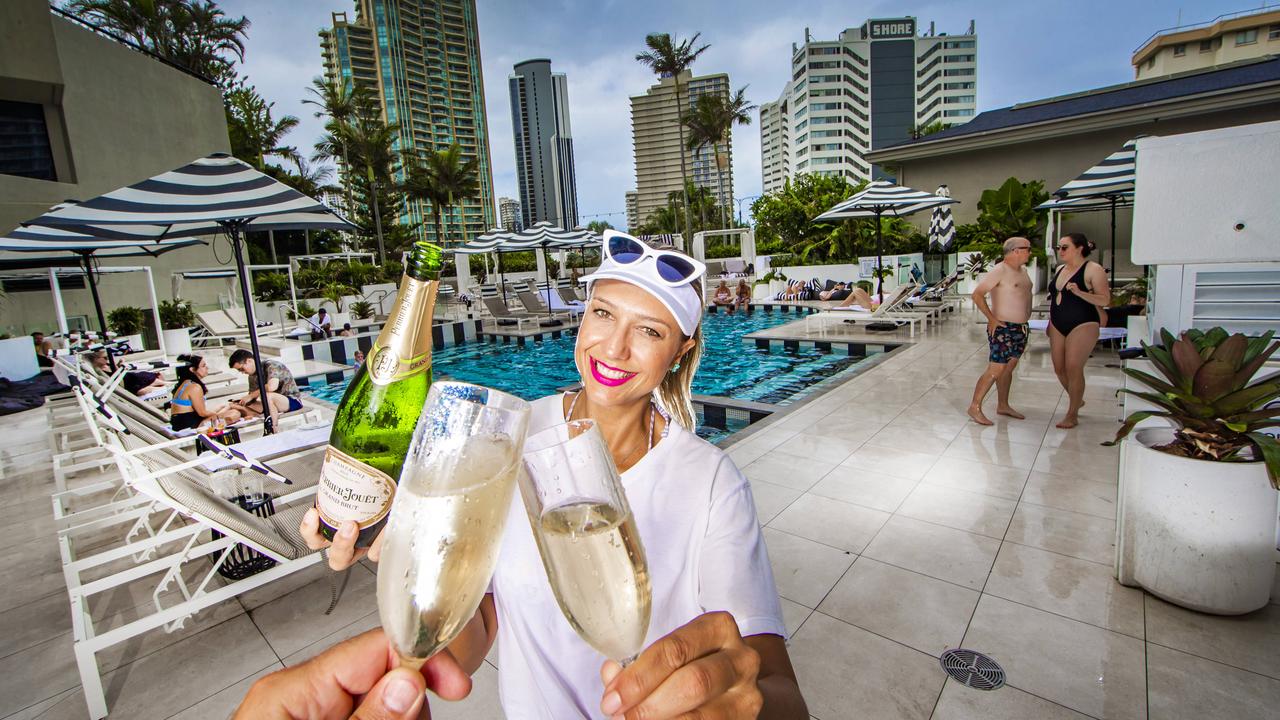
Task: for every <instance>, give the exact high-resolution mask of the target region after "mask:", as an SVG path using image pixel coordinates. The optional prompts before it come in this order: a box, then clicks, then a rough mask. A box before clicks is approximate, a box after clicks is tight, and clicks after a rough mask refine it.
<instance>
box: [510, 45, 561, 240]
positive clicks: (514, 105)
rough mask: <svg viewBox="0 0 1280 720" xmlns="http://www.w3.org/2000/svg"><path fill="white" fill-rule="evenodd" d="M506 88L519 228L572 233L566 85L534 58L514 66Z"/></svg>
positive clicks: (543, 61) (541, 60)
mask: <svg viewBox="0 0 1280 720" xmlns="http://www.w3.org/2000/svg"><path fill="white" fill-rule="evenodd" d="M507 82H508V89H509V90H510V91H511V131H512V134H513V135H514V140H515V150H516V180H517V184H518V185H519V186H520V208H521V211H522V212H523V221H524V226H525V227H532V226H533V225H534V224H535V223H538V222H541V221H544V220H545V221H546V222H549V223H551V224H552V225H556V226H558V227H562V228H565V229H572V228H574V227H576V226H577V224H578V185H577V178H576V176H575V174H574V169H573V130H572V129H571V127H570V125H569V81H568V79H567V78H565V76H564V73H553V72H551V61H550V60H547V59H545V58H539V59H536V60H526V61H524V62H522V63H518V64H517V65H516V66H515V71H514V72H513V73H512V74H511V77H510V79H509V80H508V81H507Z"/></svg>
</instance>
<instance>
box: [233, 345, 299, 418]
mask: <svg viewBox="0 0 1280 720" xmlns="http://www.w3.org/2000/svg"><path fill="white" fill-rule="evenodd" d="M227 363H228V364H229V365H230V366H231V369H232V370H235V371H237V372H242V373H244V374H245V375H248V376H249V394H248V395H245V396H244V397H242V398H240V399H239V400H233V401H232V404H233V405H235V406H236V407H237V408H239V409H240V410H241V411H243V412H245V413H246V414H248V415H261V414H262V400H261V398H260V395H261V393H259V392H258V366H257V364H255V363H254V361H253V353H251V352H249V351H248V350H245V349H243V348H241V349H240V350H236V351H235V352H233V353H231V357H230V358H229V359H228V360H227ZM262 371H263V373H264V374H265V375H266V376H267V401H268V402H269V403H270V404H269V405H268V408H267V411H268V412H269V413H271V422H272V423H273V424H274V423H276V422H278V421H279V419H280V414H281V413H291V412H293V411H295V410H301V409H302V399H301V398H302V391H301V390H299V389H298V383H296V382H295V381H294V379H293V373H291V372H289V368H288V367H287V366H285V364H284V363H282V362H280V361H279V360H273V359H271V358H264V359H263V360H262Z"/></svg>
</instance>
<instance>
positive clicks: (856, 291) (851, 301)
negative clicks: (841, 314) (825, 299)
mask: <svg viewBox="0 0 1280 720" xmlns="http://www.w3.org/2000/svg"><path fill="white" fill-rule="evenodd" d="M836 287H839V285H837V286H836ZM848 291H849V295H848V296H847V297H845V298H844V300H842V301H841V302H840V304H839V305H837V306H836V307H842V308H843V307H852V306H857V307H860V308H862V309H864V310H871V309H873V308H872V307H871V295H870V293H868V292H867V291H866V290H863V289H862V288H860V287H851V288H848ZM832 292H835V291H834V290H832ZM830 299H832V300H836V299H838V298H834V297H833V298H830Z"/></svg>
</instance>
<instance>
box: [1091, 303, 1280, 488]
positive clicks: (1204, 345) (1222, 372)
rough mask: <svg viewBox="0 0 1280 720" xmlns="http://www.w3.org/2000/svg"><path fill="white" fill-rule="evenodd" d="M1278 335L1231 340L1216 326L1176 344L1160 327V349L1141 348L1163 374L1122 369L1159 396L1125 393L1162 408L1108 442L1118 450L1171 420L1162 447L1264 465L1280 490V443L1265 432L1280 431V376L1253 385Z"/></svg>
mask: <svg viewBox="0 0 1280 720" xmlns="http://www.w3.org/2000/svg"><path fill="white" fill-rule="evenodd" d="M1273 335H1274V333H1273V331H1270V330H1268V331H1267V332H1266V334H1264V335H1262V336H1261V337H1247V336H1245V335H1241V334H1239V333H1236V334H1235V335H1228V334H1227V331H1226V330H1223V329H1222V328H1220V327H1216V328H1213V329H1212V330H1209V331H1207V332H1202V331H1200V330H1188V331H1186V332H1184V333H1182V336H1181V337H1179V338H1177V339H1175V338H1174V337H1173V334H1172V333H1170V332H1169V331H1168V330H1165V329H1161V330H1160V340H1161V345H1148V344H1147V343H1145V342H1144V343H1142V347H1143V349H1144V350H1146V351H1147V357H1149V358H1151V362H1152V364H1154V365H1155V367H1156V370H1158V371H1159V373H1160V375H1162V376H1163V377H1162V378H1161V377H1156V376H1154V375H1151V374H1149V373H1145V372H1143V371H1141V370H1138V369H1137V368H1124V370H1123V372H1124V374H1126V375H1128V376H1129V377H1131V378H1133V379H1135V380H1137V381H1138V382H1140V383H1142V384H1143V385H1145V386H1146V387H1148V388H1150V389H1151V390H1153V391H1154V392H1147V391H1143V390H1130V389H1128V388H1126V389H1123V390H1121V391H1120V392H1124V393H1129V394H1130V395H1133V396H1135V397H1139V398H1142V399H1143V400H1146V401H1147V402H1149V403H1151V404H1152V405H1155V406H1156V407H1157V408H1159V409H1158V410H1143V411H1140V412H1135V413H1133V414H1132V415H1130V416H1129V417H1127V418H1125V421H1124V424H1123V425H1121V426H1120V429H1119V430H1118V431H1117V432H1116V437H1115V440H1112V441H1110V442H1107V443H1103V444H1104V445H1114V444H1115V443H1116V442H1118V441H1120V440H1121V439H1123V438H1124V437H1125V436H1127V435H1128V434H1129V433H1130V432H1131V431H1132V430H1133V428H1134V426H1136V425H1137V424H1138V423H1139V422H1141V421H1143V420H1145V419H1147V418H1151V417H1159V418H1164V419H1166V420H1168V421H1169V422H1170V423H1172V424H1173V426H1174V439H1173V442H1171V443H1169V444H1167V445H1160V446H1158V447H1155V448H1154V449H1155V450H1159V451H1161V452H1166V453H1169V454H1171V455H1177V456H1180V457H1187V458H1194V459H1197V460H1215V461H1220V462H1249V461H1256V460H1261V461H1262V462H1263V463H1264V464H1265V465H1266V468H1267V477H1268V478H1270V479H1271V484H1272V486H1274V487H1275V488H1277V489H1280V443H1278V442H1277V441H1276V438H1275V437H1274V436H1272V435H1268V434H1265V433H1263V432H1262V431H1263V430H1264V429H1266V428H1275V427H1277V426H1280V406H1274V405H1273V404H1274V403H1275V401H1276V400H1280V376H1275V375H1272V376H1270V377H1267V378H1263V379H1261V380H1257V381H1256V382H1255V381H1253V376H1254V375H1256V374H1257V373H1258V370H1260V369H1261V368H1262V366H1263V364H1264V363H1266V362H1267V360H1268V359H1269V358H1270V357H1271V356H1272V355H1273V354H1275V352H1276V350H1277V349H1280V342H1272V341H1271V338H1272V336H1273Z"/></svg>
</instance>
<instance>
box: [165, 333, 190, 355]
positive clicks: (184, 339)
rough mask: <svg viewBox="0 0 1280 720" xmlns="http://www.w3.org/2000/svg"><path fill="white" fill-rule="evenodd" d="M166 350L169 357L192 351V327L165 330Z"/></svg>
mask: <svg viewBox="0 0 1280 720" xmlns="http://www.w3.org/2000/svg"><path fill="white" fill-rule="evenodd" d="M164 350H165V353H166V354H167V355H169V357H177V356H179V355H182V354H184V353H190V352H191V328H178V329H176V330H165V331H164Z"/></svg>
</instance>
